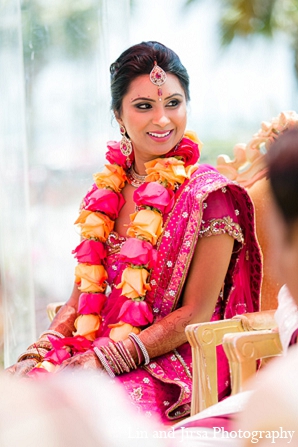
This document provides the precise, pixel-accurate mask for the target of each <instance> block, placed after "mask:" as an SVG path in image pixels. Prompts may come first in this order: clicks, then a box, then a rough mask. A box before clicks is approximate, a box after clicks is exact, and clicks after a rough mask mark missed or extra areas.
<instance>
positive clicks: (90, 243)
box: [72, 239, 107, 265]
mask: <svg viewBox="0 0 298 447" xmlns="http://www.w3.org/2000/svg"><path fill="white" fill-rule="evenodd" d="M72 253H73V254H74V255H75V257H76V258H77V260H78V262H80V263H81V264H93V265H100V264H101V261H102V260H103V259H104V258H105V257H106V256H107V251H106V248H105V246H104V244H103V243H102V242H100V241H95V240H93V239H84V240H83V241H82V242H81V243H80V244H79V245H78V246H77V247H76V248H75V249H74V250H73V251H72Z"/></svg>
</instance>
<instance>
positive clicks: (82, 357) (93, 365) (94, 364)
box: [56, 351, 103, 372]
mask: <svg viewBox="0 0 298 447" xmlns="http://www.w3.org/2000/svg"><path fill="white" fill-rule="evenodd" d="M74 368H75V369H78V370H84V369H86V370H90V369H91V370H95V369H97V370H103V366H102V364H101V363H100V361H99V360H98V357H97V355H96V354H95V353H94V352H93V351H86V352H84V353H83V354H77V355H75V356H74V357H71V358H69V359H67V360H64V362H63V363H62V364H61V365H60V367H59V369H57V370H56V371H57V372H59V371H62V370H69V369H74Z"/></svg>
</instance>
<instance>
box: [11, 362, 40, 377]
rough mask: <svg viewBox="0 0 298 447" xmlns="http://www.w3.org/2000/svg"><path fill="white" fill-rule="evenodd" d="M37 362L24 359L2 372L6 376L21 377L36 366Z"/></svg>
mask: <svg viewBox="0 0 298 447" xmlns="http://www.w3.org/2000/svg"><path fill="white" fill-rule="evenodd" d="M37 363H38V361H37V360H36V359H25V360H22V361H21V362H18V363H15V364H14V365H12V366H9V367H8V368H6V369H5V370H4V372H5V373H7V374H12V375H15V376H17V377H23V376H26V374H28V372H29V371H31V369H33V368H34V367H35V366H36V365H37Z"/></svg>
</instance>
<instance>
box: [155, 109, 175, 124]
mask: <svg viewBox="0 0 298 447" xmlns="http://www.w3.org/2000/svg"><path fill="white" fill-rule="evenodd" d="M170 122H171V120H170V119H169V118H168V116H167V114H166V111H165V110H164V109H161V110H159V111H157V112H156V113H155V115H154V117H153V119H152V124H157V125H158V126H160V127H165V126H167V125H168V124H169V123H170Z"/></svg>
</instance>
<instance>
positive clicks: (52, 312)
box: [47, 301, 65, 321]
mask: <svg viewBox="0 0 298 447" xmlns="http://www.w3.org/2000/svg"><path fill="white" fill-rule="evenodd" d="M63 304H65V302H64V301H57V302H54V303H49V304H48V305H47V314H48V317H49V320H50V321H53V320H54V318H55V316H56V314H57V312H58V311H59V310H60V309H61V307H62V306H63Z"/></svg>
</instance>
